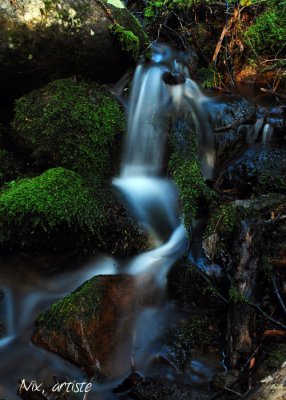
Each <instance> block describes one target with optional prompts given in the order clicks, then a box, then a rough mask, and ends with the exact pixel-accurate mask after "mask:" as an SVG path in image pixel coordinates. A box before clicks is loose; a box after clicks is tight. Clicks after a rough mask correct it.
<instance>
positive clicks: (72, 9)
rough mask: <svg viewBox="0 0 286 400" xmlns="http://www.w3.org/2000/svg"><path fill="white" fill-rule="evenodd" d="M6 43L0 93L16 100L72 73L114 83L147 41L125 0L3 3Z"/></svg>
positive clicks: (0, 58)
mask: <svg viewBox="0 0 286 400" xmlns="http://www.w3.org/2000/svg"><path fill="white" fill-rule="evenodd" d="M112 27H113V28H112ZM0 43H1V45H0V92H1V93H2V95H3V96H13V93H14V94H18V95H19V94H21V93H24V92H27V91H29V89H30V88H31V87H33V86H34V87H35V86H38V85H40V84H42V83H43V82H47V81H50V80H52V79H55V78H59V77H65V76H70V75H72V74H80V75H84V76H88V77H89V78H91V79H94V80H97V81H104V82H114V81H116V80H117V79H118V78H119V77H120V76H121V75H122V74H123V73H124V72H125V71H126V69H127V68H129V67H130V63H132V60H133V61H134V58H137V57H138V55H139V54H140V52H142V51H143V50H144V49H145V47H146V43H147V38H146V36H145V34H144V32H143V30H142V28H141V27H140V24H139V23H138V21H137V20H136V18H135V17H133V16H132V15H131V13H130V12H129V11H128V10H127V9H126V8H125V6H124V4H123V3H122V2H121V1H120V0H103V1H93V0H21V1H10V0H2V1H1V4H0Z"/></svg>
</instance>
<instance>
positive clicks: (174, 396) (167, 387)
mask: <svg viewBox="0 0 286 400" xmlns="http://www.w3.org/2000/svg"><path fill="white" fill-rule="evenodd" d="M119 399H122V400H123V399H124V400H128V399H130V400H131V399H140V400H154V399H156V400H190V399H192V400H207V399H209V393H208V392H203V391H199V390H196V389H193V388H192V387H191V386H187V385H184V384H179V383H178V384H174V383H169V382H158V381H155V380H154V379H150V378H145V379H140V380H138V381H137V382H136V384H135V385H134V386H133V387H132V388H131V389H129V390H128V391H127V392H126V393H124V394H123V395H119Z"/></svg>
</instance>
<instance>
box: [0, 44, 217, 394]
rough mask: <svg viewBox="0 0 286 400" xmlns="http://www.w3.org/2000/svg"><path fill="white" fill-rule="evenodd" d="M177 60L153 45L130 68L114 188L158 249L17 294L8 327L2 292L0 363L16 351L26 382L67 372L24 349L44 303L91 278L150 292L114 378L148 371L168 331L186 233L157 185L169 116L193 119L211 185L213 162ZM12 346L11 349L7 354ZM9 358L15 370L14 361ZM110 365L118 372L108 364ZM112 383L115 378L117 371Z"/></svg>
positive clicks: (201, 107)
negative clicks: (172, 277)
mask: <svg viewBox="0 0 286 400" xmlns="http://www.w3.org/2000/svg"><path fill="white" fill-rule="evenodd" d="M180 59H182V56H181V55H180V54H179V53H174V52H172V51H171V50H170V49H169V48H168V47H167V46H164V45H160V46H159V45H156V46H154V48H153V59H152V61H151V63H150V64H149V65H147V66H144V65H143V64H140V65H139V66H138V67H137V69H136V72H135V76H134V79H133V83H132V90H131V95H130V98H129V101H128V104H127V115H128V133H127V140H126V143H125V151H124V154H123V162H122V167H121V172H120V176H119V177H117V178H115V179H114V181H113V185H114V187H115V188H116V189H117V190H118V192H119V193H120V194H121V196H122V198H123V199H124V201H125V202H126V203H127V205H128V206H129V207H130V209H131V211H132V213H133V214H134V216H135V217H136V219H137V220H138V222H139V223H140V224H142V225H143V226H144V227H145V228H146V229H147V231H148V232H149V233H150V234H152V235H153V236H155V238H156V240H157V243H158V245H159V247H157V248H155V249H153V250H151V251H148V252H146V253H143V254H141V255H138V256H137V257H134V258H133V259H132V260H131V261H129V262H128V263H126V264H124V266H122V265H121V264H120V263H119V262H118V263H117V262H116V261H114V260H113V259H111V258H108V259H105V260H103V261H101V262H98V264H97V265H96V266H95V267H94V265H93V266H92V267H91V268H88V269H87V274H84V273H83V272H82V271H81V272H77V273H75V274H73V275H69V276H68V275H67V274H65V275H63V277H62V278H58V280H57V284H55V283H54V282H52V280H51V281H50V280H49V279H47V278H46V277H45V280H44V281H43V282H42V283H43V284H44V286H45V287H46V288H47V290H46V291H45V292H44V291H43V292H41V293H40V292H33V290H32V289H31V287H29V288H28V293H29V292H32V294H28V295H26V297H25V296H24V294H22V293H21V290H20V291H19V293H18V295H17V304H18V305H20V304H22V305H23V307H24V310H23V312H22V311H21V307H19V306H17V311H15V312H17V313H18V314H21V312H22V317H21V318H19V320H18V321H17V324H16V326H15V327H14V324H13V321H12V320H11V316H12V315H13V310H12V308H13V307H12V304H13V302H12V297H11V296H7V291H6V296H7V300H6V310H7V312H8V313H9V316H10V320H9V319H8V332H7V336H6V337H4V338H3V339H1V341H0V347H1V346H2V350H3V352H2V354H1V356H2V357H3V360H10V355H11V354H15V352H17V351H18V350H17V349H18V348H19V351H20V352H21V354H26V355H27V357H29V359H30V358H31V359H32V358H33V359H34V365H33V364H32V363H30V365H29V367H30V368H31V369H29V370H27V371H26V372H27V374H28V376H29V375H30V376H31V378H30V379H34V378H35V376H33V373H34V374H35V373H36V371H37V370H38V366H37V365H38V364H37V363H39V365H43V364H45V365H46V366H48V365H49V366H50V368H49V371H55V369H56V368H60V369H61V370H64V369H65V368H66V367H65V364H64V363H59V360H58V358H56V357H55V356H53V355H48V356H47V355H45V356H44V355H43V353H42V352H40V351H39V350H37V349H35V348H33V347H29V346H27V343H28V340H29V339H28V338H29V332H30V331H29V330H30V329H31V323H32V321H33V320H34V318H35V317H36V315H37V313H38V312H39V311H40V310H41V308H39V305H40V304H41V303H43V304H45V307H46V306H47V305H48V304H50V303H52V302H53V301H55V300H56V299H57V298H60V297H62V296H63V295H65V294H66V293H67V292H70V291H71V290H73V289H74V288H75V287H76V286H78V285H79V284H80V283H81V282H83V281H84V280H86V279H89V278H90V277H91V276H93V275H98V274H116V273H121V272H122V270H123V271H124V272H126V273H128V274H131V275H134V276H135V279H136V283H137V290H138V293H139V292H143V294H145V297H146V296H147V297H148V296H151V295H150V291H152V293H153V298H154V299H153V303H152V305H151V306H150V305H148V306H146V305H144V304H143V305H142V307H141V309H139V310H138V315H137V316H136V318H135V319H134V318H133V319H132V318H131V322H130V323H131V326H129V330H131V332H132V331H133V337H134V339H133V342H132V348H130V346H129V347H128V346H127V347H126V346H125V343H118V346H119V348H118V355H111V357H113V358H116V357H118V358H119V361H118V362H119V363H121V364H122V352H123V350H122V349H124V352H127V353H128V354H125V355H124V357H125V359H126V360H127V361H126V360H125V364H126V365H125V366H124V368H123V369H122V368H121V372H120V373H119V374H118V375H120V376H122V371H123V373H127V372H128V370H129V369H130V361H129V359H130V357H131V356H132V358H133V359H134V363H135V365H136V368H139V369H140V370H146V369H148V367H149V366H150V355H151V353H152V354H153V355H154V353H156V351H158V346H157V347H154V346H153V343H154V341H155V339H156V338H157V337H158V336H160V334H161V333H162V330H164V327H165V326H167V325H168V321H170V319H169V318H170V315H171V314H172V310H171V308H170V307H169V305H168V302H167V301H166V294H165V283H166V277H167V274H168V271H169V269H170V267H171V265H172V264H173V263H174V262H175V261H176V260H177V259H178V258H179V257H181V256H182V255H183V253H184V252H185V249H186V244H187V238H186V232H185V229H184V226H183V223H182V220H181V218H180V215H179V211H178V195H177V190H176V187H175V186H174V184H173V183H172V182H171V181H169V180H168V179H166V178H164V177H162V175H163V158H164V147H165V141H166V121H167V120H168V116H169V114H170V113H173V114H176V112H177V111H178V110H180V109H183V110H187V111H188V112H190V113H191V114H192V117H193V121H194V124H195V126H196V130H197V134H198V142H199V156H200V159H201V166H202V173H203V175H204V176H205V178H211V177H212V174H213V169H214V162H215V157H214V143H213V135H212V129H211V127H210V124H209V118H208V112H207V111H206V110H205V105H206V103H207V102H208V101H209V100H208V99H207V98H206V97H205V96H204V95H203V94H202V93H201V92H200V90H199V88H198V86H197V85H196V84H195V83H194V82H193V81H192V80H191V79H190V78H189V74H188V70H187V68H186V67H185V66H184V64H183V63H182V62H180ZM141 297H144V296H141ZM15 302H16V301H15ZM42 309H43V308H42ZM13 318H14V317H13ZM13 340H14V342H13ZM11 342H13V343H12V345H13V347H9V346H11ZM120 346H122V347H121V348H120ZM152 346H153V347H152ZM134 348H136V351H134ZM151 348H152V350H150V349H151ZM0 350H1V348H0ZM14 358H15V362H16V360H17V356H16V355H15V356H14ZM7 362H8V361H7ZM18 364H19V365H20V363H18ZM123 364H124V362H123ZM114 365H118V364H116V362H115V363H114ZM12 370H13V373H12V372H11V371H12ZM14 370H15V368H14V369H13V368H12V367H11V368H10V372H9V377H8V376H6V375H5V376H6V378H7V379H6V380H7V382H9V379H10V380H11V382H15V379H16V375H15V374H17V370H15V371H14ZM66 370H67V371H69V372H68V373H69V374H70V375H72V374H74V376H75V373H74V372H73V371H71V370H70V369H68V368H67V369H66ZM33 371H34V372H33ZM49 373H50V372H49ZM13 374H14V375H15V376H14V375H13ZM114 375H115V377H116V371H115V374H114ZM18 378H19V376H18ZM0 389H1V387H0ZM4 389H5V386H4ZM4 394H5V393H4ZM4 394H3V395H4ZM6 397H7V395H6V396H5V398H6ZM11 398H13V396H11ZM7 399H8V398H7ZM8 400H9V399H8Z"/></svg>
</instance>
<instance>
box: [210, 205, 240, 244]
mask: <svg viewBox="0 0 286 400" xmlns="http://www.w3.org/2000/svg"><path fill="white" fill-rule="evenodd" d="M238 224H239V216H238V212H237V208H236V206H235V204H233V203H231V204H224V205H221V206H219V207H218V208H217V210H216V211H214V212H213V213H212V214H211V216H210V218H209V220H208V225H207V228H206V236H209V235H211V234H213V233H218V234H219V235H221V236H223V237H224V238H227V237H229V236H230V235H231V234H232V233H233V232H234V231H235V229H236V227H237V226H238Z"/></svg>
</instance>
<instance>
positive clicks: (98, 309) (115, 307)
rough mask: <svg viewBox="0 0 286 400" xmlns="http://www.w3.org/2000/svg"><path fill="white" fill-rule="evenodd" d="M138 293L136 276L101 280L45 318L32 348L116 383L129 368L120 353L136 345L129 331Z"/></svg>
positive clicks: (86, 285) (37, 327)
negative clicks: (115, 377)
mask: <svg viewBox="0 0 286 400" xmlns="http://www.w3.org/2000/svg"><path fill="white" fill-rule="evenodd" d="M136 291H137V290H135V279H134V278H133V277H131V276H127V275H111V276H108V275H100V276H96V277H94V278H92V279H90V280H89V281H87V282H86V283H84V284H83V285H82V286H81V287H79V288H78V289H77V290H75V291H74V292H73V293H71V294H70V295H68V296H66V297H65V298H63V299H62V300H60V301H58V302H57V303H55V304H53V305H52V306H51V307H50V308H49V309H48V310H47V311H45V312H44V313H42V314H41V315H40V316H39V318H38V319H37V321H36V323H35V331H34V333H33V336H32V342H33V343H34V344H35V345H37V346H41V347H43V348H44V349H46V350H48V351H51V352H53V353H56V354H58V355H59V356H61V357H62V358H64V359H66V360H68V361H70V362H71V363H73V364H75V365H77V366H79V367H80V368H82V369H83V370H84V371H85V372H86V374H87V375H88V376H92V375H94V373H95V372H96V373H100V375H102V376H109V377H111V376H112V371H114V370H115V371H116V373H118V372H120V368H121V367H123V366H121V365H120V363H118V364H117V359H118V357H117V356H116V352H117V349H118V348H119V347H120V348H122V347H123V348H125V349H126V346H129V345H131V342H132V329H128V327H132V323H131V322H132V320H133V316H134V315H135V310H137V306H138V302H137V301H135V293H136ZM137 297H138V296H137ZM138 301H139V300H138ZM128 332H129V334H128ZM119 342H120V343H121V346H118V343H119ZM122 344H123V345H122ZM128 354H130V353H128V351H127V352H126V355H125V358H126V362H128V363H130V361H129V358H128V357H129V356H128ZM117 355H118V354H117ZM123 368H124V367H123Z"/></svg>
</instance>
